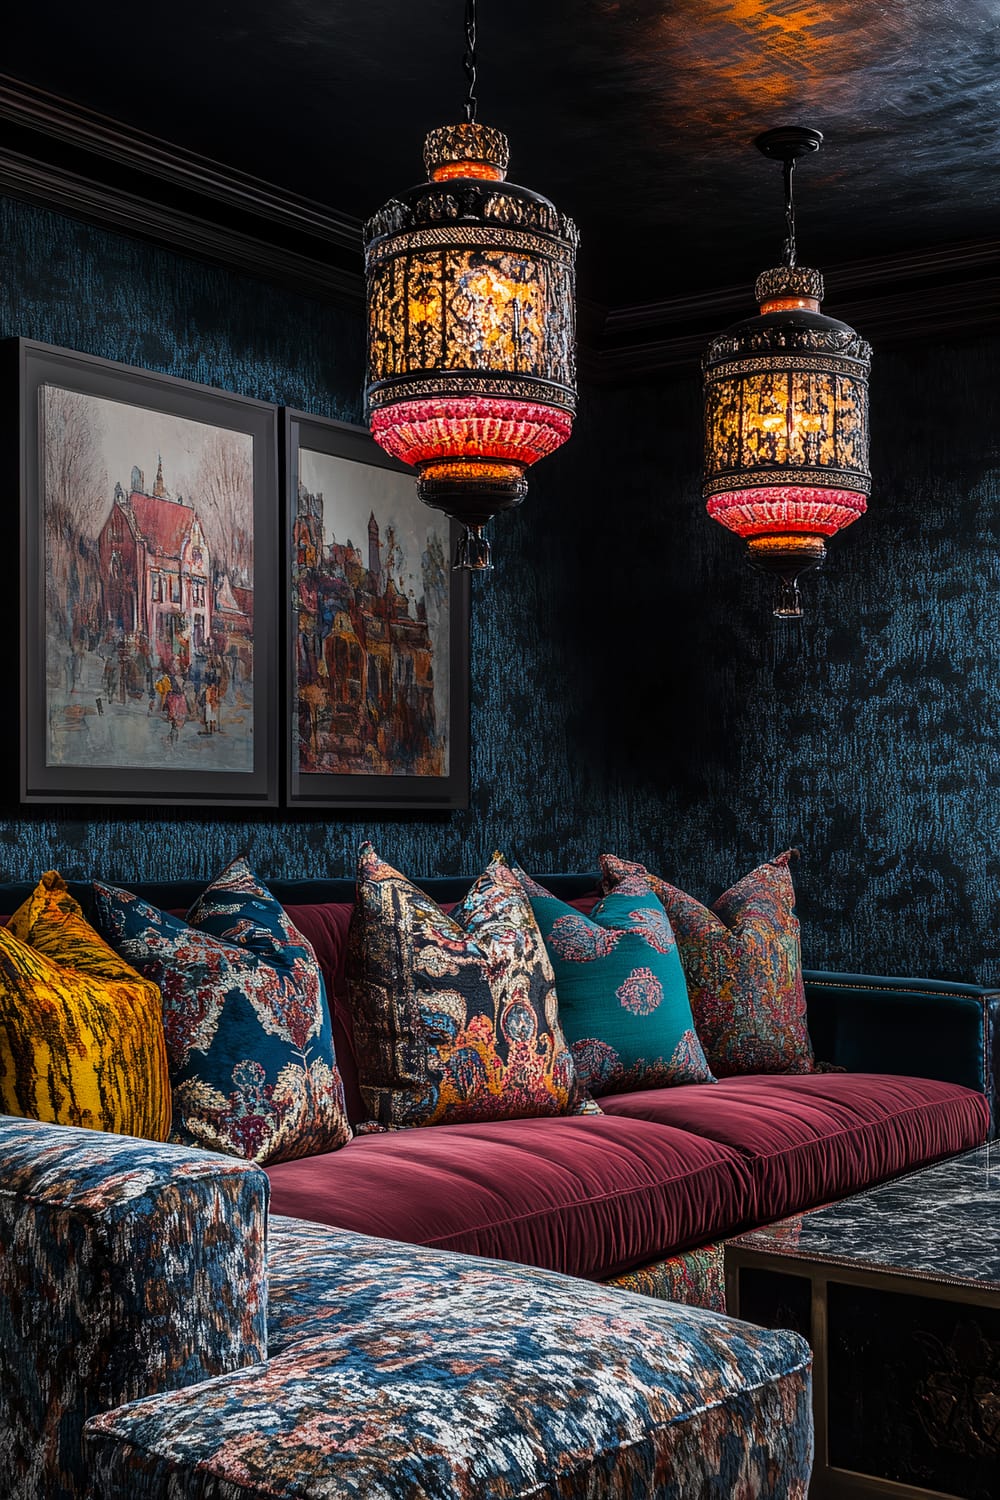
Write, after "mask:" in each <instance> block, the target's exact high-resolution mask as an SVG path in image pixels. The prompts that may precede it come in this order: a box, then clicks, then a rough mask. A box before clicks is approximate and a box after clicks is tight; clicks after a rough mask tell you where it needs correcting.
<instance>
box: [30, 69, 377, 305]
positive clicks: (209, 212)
mask: <svg viewBox="0 0 1000 1500" xmlns="http://www.w3.org/2000/svg"><path fill="white" fill-rule="evenodd" d="M0 192H4V193H7V194H9V195H10V196H12V197H16V198H22V199H27V200H29V201H30V202H32V203H40V204H42V205H43V206H46V207H52V208H58V209H61V210H64V211H65V212H67V213H70V214H73V215H75V216H76V217H78V218H82V219H86V220H88V221H89V222H91V223H94V224H99V225H100V226H101V227H102V228H105V227H107V228H113V229H119V230H124V231H126V232H127V233H129V234H137V235H140V236H142V237H143V238H145V239H150V240H153V241H155V242H156V243H157V244H159V245H165V246H167V247H168V248H169V249H171V250H180V251H182V252H184V253H185V254H188V255H193V256H197V257H199V258H204V259H207V260H213V261H217V262H219V263H220V264H222V265H226V266H229V267H236V268H238V269H239V270H241V271H247V272H249V273H250V274H252V275H255V276H260V277H262V278H263V279H264V280H266V281H270V282H277V283H279V284H281V285H284V286H289V287H292V288H293V289H294V290H296V291H300V292H304V293H306V294H307V295H309V296H312V297H320V298H322V299H324V300H332V301H336V302H343V303H356V302H357V301H358V299H359V298H360V297H361V295H362V290H363V280H362V270H361V221H360V220H359V219H354V218H351V217H350V215H348V214H341V213H337V212H335V211H334V210H332V209H330V208H327V207H326V206H325V205H324V204H322V203H317V202H314V201H313V200H311V199H309V198H302V197H298V196H296V195H295V194H294V193H289V192H285V191H284V190H283V189H282V188H277V187H274V186H273V185H272V184H271V183H267V182H263V181H261V180H260V179H259V178H256V177H251V176H249V175H247V174H246V173H243V172H238V171H235V170H234V169H232V168H230V167H226V166H223V165H222V164H221V163H219V162H216V161H212V160H211V159H210V158H209V157H204V156H199V155H197V154H196V153H195V152H192V151H186V150H184V149H183V148H181V147H179V146H173V145H171V144H170V143H169V142H167V141H164V140H161V139H160V138H159V137H157V136H154V135H147V134H146V133H145V132H144V131H141V130H134V129H132V128H131V127H129V126H125V125H121V124H119V123H118V122H117V121H116V120H112V119H109V118H108V117H107V116H105V115H101V114H98V113H97V112H96V111H94V110H90V109H86V108H84V107H83V106H82V105H78V104H73V103H70V102H69V101H68V100H66V99H59V98H57V97H56V96H55V95H54V94H48V93H46V92H45V91H44V90H43V89H38V88H35V87H34V86H33V85H31V84H26V83H22V82H20V81H19V80H18V79H15V78H10V77H8V76H6V75H3V74H0Z"/></svg>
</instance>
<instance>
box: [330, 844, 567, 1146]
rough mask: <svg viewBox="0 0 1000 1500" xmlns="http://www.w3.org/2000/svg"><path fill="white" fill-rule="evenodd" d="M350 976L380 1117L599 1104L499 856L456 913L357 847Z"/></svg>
mask: <svg viewBox="0 0 1000 1500" xmlns="http://www.w3.org/2000/svg"><path fill="white" fill-rule="evenodd" d="M346 977H347V995H348V1000H349V1003H350V1005H351V1009H352V1011H353V1016H354V1040H355V1047H356V1050H357V1057H358V1076H359V1082H360V1086H361V1094H362V1098H363V1099H364V1101H365V1105H366V1107H367V1108H368V1110H369V1111H370V1113H371V1116H372V1120H373V1122H374V1124H376V1125H378V1126H381V1127H383V1128H390V1129H392V1128H396V1129H398V1128H403V1127H407V1126H413V1125H445V1124H448V1125H452V1124H460V1123H468V1122H471V1121H483V1120H510V1119H518V1118H521V1117H527V1116H536V1115H563V1114H571V1113H575V1112H579V1111H581V1110H582V1109H589V1110H593V1109H594V1108H595V1106H594V1105H593V1104H592V1103H590V1101H589V1100H588V1099H587V1096H586V1094H585V1092H584V1090H583V1088H582V1086H581V1084H580V1082H579V1080H578V1078H577V1073H576V1068H575V1066H574V1063H573V1056H572V1053H571V1052H570V1050H569V1046H568V1045H567V1042H566V1038H565V1036H564V1035H563V1031H562V1027H561V1026H560V1024H559V1016H558V1010H557V1001H556V987H555V979H554V977H553V973H552V966H551V964H550V963H549V959H548V955H547V953H546V951H545V944H544V943H543V942H542V937H541V933H540V932H539V930H538V924H537V922H536V921H535V918H534V915H533V913H532V910H531V905H530V902H529V901H528V898H527V896H526V894H525V892H524V891H523V890H522V888H521V885H520V883H519V881H518V880H517V878H516V877H515V876H514V874H513V872H512V871H511V869H510V867H509V865H508V864H507V862H506V860H505V859H504V858H503V857H502V856H501V855H494V857H493V859H492V861H491V862H490V864H489V866H488V867H487V869H486V870H485V871H484V872H483V874H482V875H480V877H479V879H478V880H477V881H476V882H475V883H474V884H473V886H472V888H471V889H470V890H469V892H468V894H467V895H466V896H465V898H464V899H463V900H462V901H461V902H460V903H459V904H458V906H457V907H456V908H455V909H454V911H453V912H452V913H451V914H450V915H448V914H446V913H445V912H443V911H442V910H441V908H440V907H439V906H438V905H437V903H436V902H435V901H433V900H432V899H431V897H430V896H428V895H426V894H425V892H423V891H421V890H420V889H419V887H417V886H415V885H413V884H412V883H411V882H410V881H409V880H407V879H406V877H405V876H403V875H401V874H400V873H399V871H398V870H394V869H393V868H392V866H391V865H387V864H385V863H384V862H383V861H382V860H381V859H379V857H378V855H377V854H376V852H375V850H374V848H373V847H372V845H371V844H370V843H365V844H363V845H362V846H361V852H360V856H359V859H358V881H357V895H356V899H355V906H354V913H353V916H352V918H351V931H350V936H349V938H348V957H347V976H346ZM362 1128H363V1127H362Z"/></svg>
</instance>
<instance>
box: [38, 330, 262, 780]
mask: <svg viewBox="0 0 1000 1500" xmlns="http://www.w3.org/2000/svg"><path fill="white" fill-rule="evenodd" d="M9 343H10V345H11V346H12V347H11V349H10V353H11V357H12V363H13V364H14V365H15V366H16V381H17V401H16V411H17V420H18V430H19V443H18V445H17V451H18V467H19V472H18V485H19V491H20V559H19V573H20V577H19V584H20V589H19V592H20V709H21V740H20V795H21V801H22V802H23V803H29V804H30V803H97V804H119V803H121V804H142V805H146V806H163V805H166V806H170V807H197V806H213V807H217V808H228V807H233V808H241V807H276V806H277V805H278V801H279V782H280V778H279V743H280V736H279V718H278V716H279V713H280V702H281V700H280V693H279V676H278V669H279V645H278V637H279V630H278V592H277V591H278V567H277V558H278V556H279V552H280V529H281V528H280V506H279V497H278V407H277V406H275V405H272V404H270V403H267V402H263V401H256V400H253V399H251V398H248V397H245V396H238V395H235V394H233V393H231V392H227V391H221V390H216V389H214V388H212V387H209V386H203V385H197V384H194V383H193V382H190V381H186V380H180V379H177V378H175V377H173V376H168V375H160V374H156V373H153V372H151V371H148V370H142V369H137V368H134V367H133V366H130V365H124V364H117V363H114V362H112V361H110V360H104V359H98V358H95V357H93V356H91V355H86V354H81V353H79V352H77V351H75V350H71V349H61V348H57V347H55V346H53V345H49V344H42V343H37V342H35V341H33V340H28V339H16V340H11V341H9ZM64 393H65V394H64ZM72 398H77V399H76V400H75V401H74V400H73V399H72ZM74 411H75V412H76V413H77V415H76V416H75V417H74V416H73V412H74ZM81 413H82V415H80V414H81ZM190 424H200V425H201V427H202V428H203V429H204V431H199V427H198V425H193V426H192V425H190ZM80 428H82V429H84V434H85V435H84V436H83V437H82V438H81V439H80V441H81V442H82V443H83V444H84V447H85V448H86V445H87V444H88V442H89V445H90V446H89V449H87V451H89V453H90V464H91V467H90V469H89V470H88V471H87V476H88V485H82V484H81V485H78V486H76V488H74V485H73V483H71V482H70V480H69V479H67V478H61V477H59V478H57V477H55V476H56V470H57V467H58V464H57V460H58V462H65V463H66V464H67V465H68V464H69V463H70V462H71V461H72V462H75V463H78V464H79V463H81V462H84V461H83V460H80V459H79V458H78V457H77V458H73V453H74V445H75V442H76V439H75V438H74V437H73V436H72V434H73V433H75V432H77V431H78V429H80ZM87 431H89V432H90V434H91V436H90V438H89V439H88V438H87V436H86V432H87ZM142 432H146V433H147V434H153V433H156V432H163V433H164V434H165V435H166V436H167V438H168V440H169V441H168V443H167V447H168V449H172V450H173V454H174V456H173V459H172V460H168V459H167V458H166V457H165V456H164V457H162V459H161V460H160V461H159V462H158V454H157V453H156V452H147V451H145V448H144V449H143V451H142V452H141V453H136V455H135V457H134V458H133V460H132V463H133V468H132V470H131V474H130V473H129V471H128V469H127V467H126V469H125V472H124V473H122V474H119V473H118V472H117V468H118V467H120V466H121V465H122V464H124V463H126V462H127V460H126V458H124V457H119V456H116V457H114V458H112V457H110V456H109V455H124V454H125V452H126V450H127V449H128V447H129V445H130V443H133V442H134V443H138V442H139V434H140V433H142ZM95 433H96V434H98V436H96V437H95V436H94V434H95ZM214 433H218V434H219V436H218V438H217V439H216V438H215V437H214V436H213V434H214ZM246 439H249V440H250V442H249V445H248V444H247V442H246V441H245V440H246ZM142 441H145V439H142ZM213 443H216V446H215V447H214V448H213V447H212V444H213ZM95 454H96V455H97V456H96V457H95V456H94V455H95ZM47 456H48V458H49V461H50V469H49V470H48V474H49V483H48V485H46V473H47V470H46V459H47ZM179 456H183V457H182V461H181V462H178V457H179ZM171 461H172V462H174V464H175V466H176V471H175V474H174V475H173V476H171V475H169V474H168V477H167V478H166V479H164V477H163V474H164V467H165V466H166V465H167V464H168V463H169V462H171ZM153 464H158V467H157V471H156V472H157V479H156V480H155V481H154V482H153V484H152V485H150V484H149V483H147V481H146V477H145V476H146V474H147V473H149V472H150V471H151V466H152V465H153ZM185 464H186V465H187V468H186V469H185V468H184V465H185ZM199 465H200V467H199ZM112 469H114V470H115V472H113V473H112ZM95 472H96V474H97V475H98V478H97V479H95V477H94V474H95ZM181 472H183V474H184V476H185V478H186V479H189V478H190V476H191V475H192V474H194V475H198V476H200V485H199V484H196V485H195V488H196V489H198V488H199V487H200V488H201V489H202V500H201V502H199V498H198V496H197V495H193V496H192V497H190V498H188V499H187V500H185V499H184V497H183V494H180V495H177V496H175V495H174V494H173V492H172V491H170V490H168V488H167V486H168V484H169V482H170V479H171V478H172V477H173V478H176V474H177V473H181ZM100 476H103V480H102V479H101V477H100ZM206 476H207V477H206ZM216 481H217V483H216ZM102 482H106V488H107V489H108V491H109V493H108V494H107V506H108V511H107V519H106V520H105V521H104V522H103V523H101V522H100V515H101V505H102V502H101V498H100V485H101V483H102ZM248 483H249V484H250V485H251V486H252V500H251V511H252V532H251V534H250V537H249V540H248V539H247V535H246V528H245V524H244V523H245V519H246V516H247V503H246V498H245V497H246V490H247V484H248ZM126 485H127V486H128V488H127V489H126V488H125V486H126ZM56 492H58V494H56ZM76 493H79V494H83V493H87V494H88V495H90V496H91V498H90V499H89V500H88V501H87V504H86V505H82V504H81V505H79V506H77V508H75V509H73V508H72V507H73V506H76V502H75V501H73V502H72V504H71V503H70V502H68V501H67V502H66V503H63V501H64V498H65V497H66V496H70V495H73V494H76ZM212 494H214V498H211V497H210V496H211V495H212ZM227 497H229V498H228V499H227ZM199 503H200V504H201V509H199ZM55 504H59V505H61V506H62V510H61V511H60V513H59V514H60V516H62V515H63V514H64V513H66V512H67V511H70V510H72V526H71V528H70V531H69V533H68V535H69V541H66V542H64V541H63V540H61V539H60V533H59V529H58V527H57V526H56V525H54V523H53V519H52V513H51V509H50V517H49V524H48V526H47V525H46V507H47V505H48V506H50V507H51V506H52V505H55ZM227 504H228V505H230V507H231V509H230V510H229V511H228V512H227V510H226V506H227ZM184 511H190V512H191V516H192V517H193V518H194V519H193V520H191V521H189V520H188V518H187V516H186V515H185V514H182V512H184ZM227 514H228V515H229V516H230V524H229V526H228V527H227V526H226V524H225V519H224V518H225V517H226V515H227ZM234 516H235V517H236V521H233V520H232V517H234ZM203 517H204V525H203ZM164 518H166V519H164ZM98 528H99V529H98ZM64 530H65V528H64ZM209 537H212V538H213V542H211V543H210V542H209ZM234 538H238V540H234ZM240 548H241V549H242V550H241V551H240V550H239V549H240ZM171 549H175V550H176V551H177V553H178V557H177V559H176V560H175V561H176V567H174V566H173V562H172V561H171V557H170V553H171ZM251 553H252V560H251ZM239 557H241V558H242V559H243V562H242V564H239V565H238V564H237V561H236V559H237V558H239ZM123 559H124V561H123ZM59 651H62V652H63V653H64V663H60V662H58V661H57V660H55V659H54V656H56V655H58V653H59ZM115 652H117V661H115V660H114V657H115ZM72 658H76V659H75V660H74V659H72ZM61 671H64V673H65V677H64V679H63V680H62V681H61V682H60V672H61ZM116 673H117V676H116ZM165 681H166V682H168V683H169V686H164V683H165ZM210 690H211V691H210ZM178 695H179V696H178ZM182 699H183V702H182V701H181V700H182ZM119 700H120V701H119ZM109 760H110V762H111V763H108V762H109Z"/></svg>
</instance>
